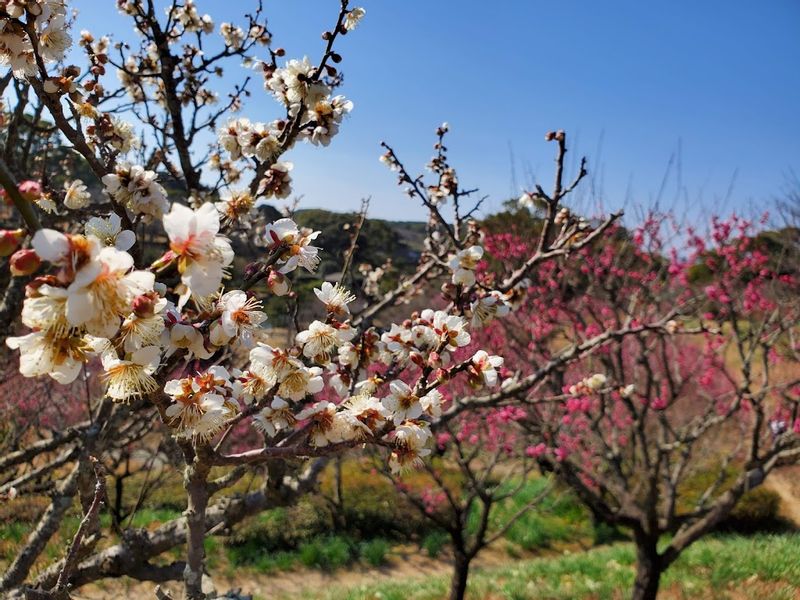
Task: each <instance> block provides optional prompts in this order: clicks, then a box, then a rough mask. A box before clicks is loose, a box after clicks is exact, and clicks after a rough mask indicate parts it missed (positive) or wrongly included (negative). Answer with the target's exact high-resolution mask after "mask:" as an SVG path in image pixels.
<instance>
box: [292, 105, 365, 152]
mask: <svg viewBox="0 0 800 600" xmlns="http://www.w3.org/2000/svg"><path fill="white" fill-rule="evenodd" d="M352 110H353V103H352V102H351V101H350V100H347V99H346V98H345V97H344V96H335V97H333V98H331V99H330V100H320V101H319V102H317V103H316V104H314V105H313V106H312V107H311V108H310V109H309V111H308V117H309V119H310V120H312V121H313V123H314V125H313V127H312V128H310V131H308V130H304V131H303V132H302V133H301V135H302V136H303V137H305V138H306V139H308V140H309V141H310V142H311V143H312V144H314V145H319V146H327V145H328V144H330V143H331V140H332V139H333V136H335V135H336V134H337V133H339V125H340V124H341V122H342V120H343V119H344V116H345V115H346V114H347V113H349V112H350V111H352Z"/></svg>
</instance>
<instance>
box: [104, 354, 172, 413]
mask: <svg viewBox="0 0 800 600" xmlns="http://www.w3.org/2000/svg"><path fill="white" fill-rule="evenodd" d="M160 360H161V351H160V349H159V348H158V346H145V347H144V348H140V349H139V350H136V351H135V352H133V353H132V354H131V355H130V356H129V357H127V358H126V359H120V358H119V356H118V355H117V352H116V351H115V350H108V351H106V352H104V353H103V355H102V361H103V369H104V371H105V372H104V373H103V377H104V379H105V380H106V382H107V384H108V387H107V391H106V394H107V395H108V397H109V398H112V399H113V400H119V401H128V400H130V399H132V398H138V397H141V396H144V395H146V394H149V393H151V392H154V391H156V390H157V389H158V384H157V383H156V380H155V379H154V378H153V373H155V371H156V369H157V368H158V364H159V362H160Z"/></svg>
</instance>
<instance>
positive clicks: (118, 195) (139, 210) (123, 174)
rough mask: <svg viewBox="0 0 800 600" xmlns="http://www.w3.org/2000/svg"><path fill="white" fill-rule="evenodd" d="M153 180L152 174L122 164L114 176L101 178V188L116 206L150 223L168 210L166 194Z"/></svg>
mask: <svg viewBox="0 0 800 600" xmlns="http://www.w3.org/2000/svg"><path fill="white" fill-rule="evenodd" d="M156 177H157V176H156V173H155V171H147V170H145V169H144V167H141V166H139V165H131V164H129V163H124V162H123V163H119V164H117V167H116V169H115V171H114V172H113V173H109V174H108V175H105V176H104V177H103V185H105V187H106V192H107V193H108V195H109V196H111V198H113V199H114V201H115V202H116V203H117V204H119V205H121V206H124V207H125V208H126V209H127V210H128V211H129V212H130V213H131V214H133V215H142V216H143V217H144V219H145V220H146V221H150V220H152V219H160V218H162V216H163V215H164V213H165V212H166V210H167V208H169V201H168V200H167V192H166V190H165V189H164V188H163V187H162V186H161V185H160V184H159V183H158V181H156Z"/></svg>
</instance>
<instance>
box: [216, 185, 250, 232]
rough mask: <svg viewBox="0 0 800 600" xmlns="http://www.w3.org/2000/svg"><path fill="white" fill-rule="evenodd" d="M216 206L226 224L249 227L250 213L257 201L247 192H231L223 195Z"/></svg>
mask: <svg viewBox="0 0 800 600" xmlns="http://www.w3.org/2000/svg"><path fill="white" fill-rule="evenodd" d="M214 206H216V207H217V210H218V211H219V214H220V216H221V217H222V220H223V222H224V223H226V224H228V225H233V224H236V223H239V224H241V225H243V226H245V227H247V226H249V225H250V213H251V212H252V210H253V207H254V206H255V199H254V198H253V196H252V195H251V194H250V192H248V191H247V190H238V191H229V192H225V193H223V194H221V195H220V201H219V202H215V203H214Z"/></svg>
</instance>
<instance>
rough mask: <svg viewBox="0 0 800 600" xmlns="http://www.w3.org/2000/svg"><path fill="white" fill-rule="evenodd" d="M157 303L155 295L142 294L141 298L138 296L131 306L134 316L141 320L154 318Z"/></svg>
mask: <svg viewBox="0 0 800 600" xmlns="http://www.w3.org/2000/svg"><path fill="white" fill-rule="evenodd" d="M155 302H156V298H155V297H154V295H150V294H142V295H141V296H136V298H134V299H133V303H132V306H131V308H132V310H133V314H135V315H136V316H137V317H139V318H144V317H152V316H153V314H155Z"/></svg>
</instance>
